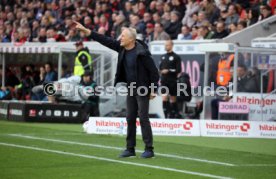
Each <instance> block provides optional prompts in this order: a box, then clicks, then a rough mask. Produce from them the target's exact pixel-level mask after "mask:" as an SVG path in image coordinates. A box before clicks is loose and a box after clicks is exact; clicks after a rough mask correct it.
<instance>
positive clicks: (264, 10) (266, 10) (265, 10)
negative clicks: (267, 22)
mask: <svg viewBox="0 0 276 179" xmlns="http://www.w3.org/2000/svg"><path fill="white" fill-rule="evenodd" d="M260 12H261V20H264V19H266V18H269V17H270V16H272V10H271V7H270V6H269V5H265V6H260Z"/></svg>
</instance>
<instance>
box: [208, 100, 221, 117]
mask: <svg viewBox="0 0 276 179" xmlns="http://www.w3.org/2000/svg"><path fill="white" fill-rule="evenodd" d="M221 101H223V100H222V99H213V100H212V101H211V108H212V119H214V120H217V119H218V115H219V102H221Z"/></svg>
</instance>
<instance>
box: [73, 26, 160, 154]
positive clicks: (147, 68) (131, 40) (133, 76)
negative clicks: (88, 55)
mask: <svg viewBox="0 0 276 179" xmlns="http://www.w3.org/2000/svg"><path fill="white" fill-rule="evenodd" d="M75 24H76V28H77V29H78V30H80V31H83V32H84V33H85V34H86V35H87V36H89V37H90V38H91V39H93V40H95V41H98V42H99V43H101V44H102V45H104V46H106V47H108V48H110V49H112V50H115V51H117V52H118V63H117V72H116V76H115V84H114V85H116V84H117V83H118V82H125V83H127V85H128V88H129V93H128V95H127V116H126V118H127V123H128V129H127V137H126V142H127V145H126V150H125V151H123V152H122V153H121V155H120V156H119V157H133V156H136V154H135V146H136V118H137V115H139V118H140V124H141V129H142V137H143V141H144V143H145V152H144V153H142V155H141V157H142V158H152V157H154V152H153V137H152V130H151V125H150V121H149V100H150V99H153V98H154V97H155V92H156V90H157V84H158V80H159V74H158V69H157V68H156V66H155V64H154V61H153V59H152V57H151V54H150V52H149V50H148V47H147V45H146V44H145V43H143V42H142V41H140V40H136V35H137V33H136V30H135V29H133V28H124V29H123V30H122V33H121V36H120V37H119V39H120V40H119V41H118V40H114V39H112V38H109V37H106V36H104V35H100V34H98V33H96V32H93V31H91V30H90V29H87V28H85V27H84V26H83V25H81V24H80V23H78V22H75ZM133 85H134V86H136V85H137V86H136V87H137V88H136V89H135V90H134V91H133V90H131V89H133V88H130V87H131V86H133ZM139 87H143V90H142V91H141V90H139ZM153 88H154V89H155V90H152V89H153ZM140 89H141V88H140ZM150 89H151V90H150ZM149 91H150V92H149Z"/></svg>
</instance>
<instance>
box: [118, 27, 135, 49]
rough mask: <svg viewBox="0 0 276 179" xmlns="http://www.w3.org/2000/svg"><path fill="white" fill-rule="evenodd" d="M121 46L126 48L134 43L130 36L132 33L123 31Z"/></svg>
mask: <svg viewBox="0 0 276 179" xmlns="http://www.w3.org/2000/svg"><path fill="white" fill-rule="evenodd" d="M120 42H121V43H120V45H121V46H122V47H126V46H128V45H129V44H131V43H133V42H134V39H132V38H131V36H130V32H129V30H128V29H124V30H123V31H122V34H121V39H120Z"/></svg>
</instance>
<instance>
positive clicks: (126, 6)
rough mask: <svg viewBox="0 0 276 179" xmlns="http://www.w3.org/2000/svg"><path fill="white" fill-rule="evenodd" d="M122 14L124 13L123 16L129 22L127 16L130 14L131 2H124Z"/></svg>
mask: <svg viewBox="0 0 276 179" xmlns="http://www.w3.org/2000/svg"><path fill="white" fill-rule="evenodd" d="M123 13H124V16H125V17H126V19H127V20H128V21H130V20H131V19H129V15H130V14H131V13H132V6H131V2H129V1H126V2H125V6H124V9H123Z"/></svg>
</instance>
